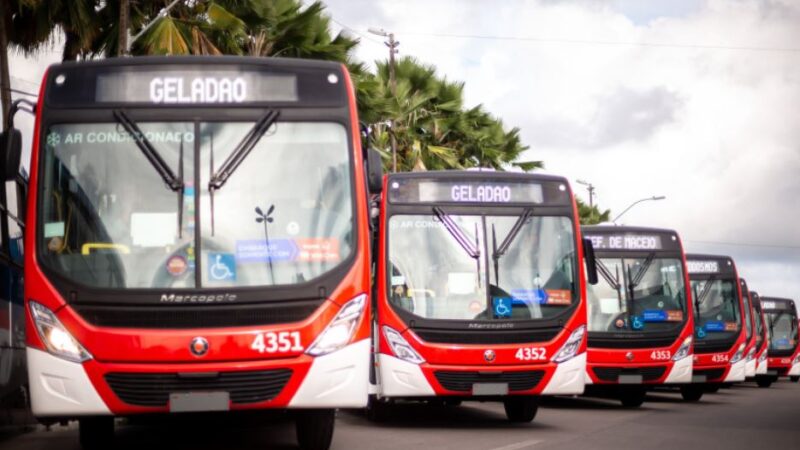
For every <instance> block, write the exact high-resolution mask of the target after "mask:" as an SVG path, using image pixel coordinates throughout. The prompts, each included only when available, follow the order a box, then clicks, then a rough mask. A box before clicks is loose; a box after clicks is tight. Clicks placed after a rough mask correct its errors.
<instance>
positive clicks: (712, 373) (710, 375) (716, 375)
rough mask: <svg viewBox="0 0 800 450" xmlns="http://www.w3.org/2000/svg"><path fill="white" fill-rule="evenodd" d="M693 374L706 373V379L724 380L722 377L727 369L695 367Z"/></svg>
mask: <svg viewBox="0 0 800 450" xmlns="http://www.w3.org/2000/svg"><path fill="white" fill-rule="evenodd" d="M692 375H705V376H706V381H722V380H720V378H722V377H723V375H725V369H724V368H722V369H705V370H703V369H694V370H693V371H692Z"/></svg>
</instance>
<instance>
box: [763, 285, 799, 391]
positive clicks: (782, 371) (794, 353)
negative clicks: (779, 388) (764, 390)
mask: <svg viewBox="0 0 800 450" xmlns="http://www.w3.org/2000/svg"><path fill="white" fill-rule="evenodd" d="M761 309H762V310H763V311H764V317H765V319H766V320H765V322H766V325H767V330H768V332H769V347H768V348H767V373H766V375H759V376H758V378H757V381H758V385H759V386H764V387H768V386H769V385H770V384H772V383H774V382H775V381H777V380H778V378H781V377H789V378H790V379H791V380H792V381H794V382H797V381H799V380H800V345H798V332H797V326H798V323H797V309H796V306H795V303H794V300H790V299H788V298H777V297H761Z"/></svg>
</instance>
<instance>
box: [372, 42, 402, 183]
mask: <svg viewBox="0 0 800 450" xmlns="http://www.w3.org/2000/svg"><path fill="white" fill-rule="evenodd" d="M367 31H369V32H370V33H372V34H374V35H377V36H381V37H385V38H387V39H388V40H387V41H385V42H384V44H385V45H386V46H387V47H389V89H390V90H391V91H392V96H394V97H397V79H396V78H395V59H394V55H395V54H396V53H397V52H399V50H397V47H399V46H400V41H396V40H395V39H394V33H390V32H388V31H386V30H384V29H383V28H369V29H368V30H367ZM394 126H395V123H394V119H392V120H391V125H390V127H391V128H392V130H391V132H390V133H389V139H391V143H392V172H397V139H396V138H395V135H394Z"/></svg>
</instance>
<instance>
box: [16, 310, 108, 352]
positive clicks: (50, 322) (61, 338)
mask: <svg viewBox="0 0 800 450" xmlns="http://www.w3.org/2000/svg"><path fill="white" fill-rule="evenodd" d="M28 305H29V307H30V309H31V316H33V323H34V324H36V331H37V332H38V333H39V338H40V339H41V340H42V342H44V345H45V347H47V351H48V352H50V353H51V354H52V355H55V356H58V357H59V358H62V359H66V360H67V361H72V362H76V363H82V362H84V361H88V360H90V359H92V355H90V354H89V352H87V351H86V349H85V348H83V346H82V345H81V344H80V343H79V342H78V341H77V340H76V339H75V338H74V337H72V335H71V334H70V333H69V331H67V329H66V328H64V325H62V324H61V321H60V320H58V318H57V317H56V315H55V314H53V311H50V309H49V308H47V307H46V306H44V305H42V304H40V303H37V302H34V301H30V302H28Z"/></svg>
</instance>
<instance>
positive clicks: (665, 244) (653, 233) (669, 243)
mask: <svg viewBox="0 0 800 450" xmlns="http://www.w3.org/2000/svg"><path fill="white" fill-rule="evenodd" d="M581 231H582V233H583V237H587V238H589V239H591V240H592V245H593V246H594V249H595V250H596V251H597V252H600V253H603V252H631V251H670V252H680V251H681V242H680V237H679V236H678V233H677V232H676V231H675V230H669V229H665V228H650V227H636V226H627V225H626V226H614V225H583V226H581Z"/></svg>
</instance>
